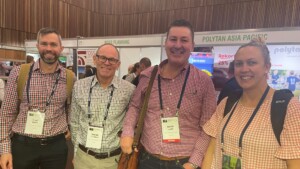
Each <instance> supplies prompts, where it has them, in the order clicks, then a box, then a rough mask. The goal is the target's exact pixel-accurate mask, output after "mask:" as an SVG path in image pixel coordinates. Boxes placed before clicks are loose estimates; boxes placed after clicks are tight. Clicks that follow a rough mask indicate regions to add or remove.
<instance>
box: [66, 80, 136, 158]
mask: <svg viewBox="0 0 300 169" xmlns="http://www.w3.org/2000/svg"><path fill="white" fill-rule="evenodd" d="M93 78H94V80H93ZM92 80H93V83H92V85H91V82H92ZM91 86H92V93H91V103H90V113H92V115H91V116H90V118H88V115H87V114H88V98H89V93H90V87H91ZM134 89H135V87H134V85H132V84H131V83H129V82H127V81H125V80H121V79H118V78H117V77H116V76H115V77H114V79H113V80H112V82H111V85H109V86H108V87H107V88H103V87H101V86H100V84H99V83H98V80H97V78H96V76H91V77H87V78H84V79H81V80H78V81H77V82H76V83H75V85H74V88H73V96H72V104H71V112H72V113H71V116H70V120H71V121H70V124H71V133H72V142H73V144H74V145H75V153H74V154H76V151H77V147H78V145H79V144H81V145H84V146H86V140H87V131H88V127H89V123H90V124H91V126H94V127H102V125H103V123H104V124H105V125H104V132H103V138H102V145H101V149H93V148H91V149H90V150H92V151H94V152H98V153H100V152H101V153H102V152H109V151H112V150H115V149H117V148H119V147H120V144H119V137H118V132H119V131H120V130H121V128H122V123H123V119H124V116H125V113H126V110H127V108H128V104H129V101H130V98H131V96H132V94H133V91H134ZM112 90H113V95H112V99H111V103H110V106H109V109H108V114H107V119H106V120H105V121H104V116H105V113H106V111H107V105H108V103H109V100H110V96H111V91H112Z"/></svg>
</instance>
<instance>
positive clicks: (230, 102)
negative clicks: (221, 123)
mask: <svg viewBox="0 0 300 169" xmlns="http://www.w3.org/2000/svg"><path fill="white" fill-rule="evenodd" d="M241 96H242V91H238V92H233V93H231V94H230V95H229V96H228V98H227V101H226V104H225V108H224V116H223V117H225V116H226V115H227V114H228V113H229V112H230V110H231V109H232V106H233V105H234V103H236V102H237V101H238V100H239V98H240V97H241Z"/></svg>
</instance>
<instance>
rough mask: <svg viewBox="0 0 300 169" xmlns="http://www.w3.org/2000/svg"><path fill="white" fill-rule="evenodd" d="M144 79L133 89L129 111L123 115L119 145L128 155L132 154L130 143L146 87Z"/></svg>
mask: <svg viewBox="0 0 300 169" xmlns="http://www.w3.org/2000/svg"><path fill="white" fill-rule="evenodd" d="M144 80H146V79H145V78H143V79H141V84H140V85H138V87H137V88H136V89H135V91H134V93H133V97H132V99H131V101H130V104H129V109H128V111H127V113H126V115H125V119H124V122H123V130H122V136H121V139H120V144H121V148H122V151H123V152H124V153H128V154H130V153H131V152H132V143H133V136H134V129H135V126H136V124H137V121H138V116H139V111H140V107H141V104H142V100H144V95H143V93H144V91H145V89H146V86H145V85H144V84H145V83H144Z"/></svg>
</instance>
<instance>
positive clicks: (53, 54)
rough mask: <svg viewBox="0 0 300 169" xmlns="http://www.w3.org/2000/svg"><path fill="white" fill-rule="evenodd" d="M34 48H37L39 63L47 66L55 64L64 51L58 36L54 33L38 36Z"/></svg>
mask: <svg viewBox="0 0 300 169" xmlns="http://www.w3.org/2000/svg"><path fill="white" fill-rule="evenodd" d="M36 47H37V48H38V51H39V54H40V57H41V61H42V62H44V63H46V64H48V65H53V64H55V63H56V62H57V61H58V58H59V55H60V53H61V52H62V51H63V49H64V48H63V46H61V41H60V39H59V37H58V35H57V34H55V33H49V34H45V35H40V37H39V39H38V43H37V45H36Z"/></svg>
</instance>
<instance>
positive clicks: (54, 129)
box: [0, 60, 68, 154]
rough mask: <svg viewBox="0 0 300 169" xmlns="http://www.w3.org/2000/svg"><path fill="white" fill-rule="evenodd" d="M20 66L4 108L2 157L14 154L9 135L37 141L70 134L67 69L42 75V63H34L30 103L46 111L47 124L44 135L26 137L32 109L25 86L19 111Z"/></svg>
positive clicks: (0, 123) (13, 75)
mask: <svg viewBox="0 0 300 169" xmlns="http://www.w3.org/2000/svg"><path fill="white" fill-rule="evenodd" d="M19 70H20V66H18V67H16V68H14V69H13V70H12V71H11V73H10V76H9V78H8V82H7V85H6V91H5V98H4V101H3V104H2V107H1V115H0V126H1V129H0V154H4V153H11V140H10V136H11V134H13V133H18V134H20V135H25V136H29V137H34V138H45V137H51V136H55V135H58V134H61V133H64V132H66V131H67V128H68V124H67V114H66V112H67V111H66V107H65V105H66V99H67V93H66V82H67V80H66V70H65V68H63V67H62V66H60V65H59V66H57V68H56V71H55V72H54V73H47V74H45V73H43V72H42V71H41V69H40V65H39V60H38V61H37V62H35V63H34V66H33V71H32V77H31V79H30V88H29V100H30V105H31V106H32V108H33V109H39V110H40V111H42V110H44V109H46V112H45V122H44V128H43V134H42V135H30V134H25V132H24V130H25V124H26V119H27V112H28V110H29V106H28V99H27V92H26V85H27V81H26V83H25V87H24V90H23V98H22V102H21V103H20V111H19V112H18V93H17V81H18V80H17V79H18V75H19ZM58 72H60V73H59V76H60V79H59V81H58V85H57V88H56V90H55V92H54V95H53V97H52V99H51V103H50V105H49V106H48V107H47V108H46V102H47V99H48V98H49V96H50V93H51V92H52V88H53V86H54V84H55V81H56V77H57V75H58Z"/></svg>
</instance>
